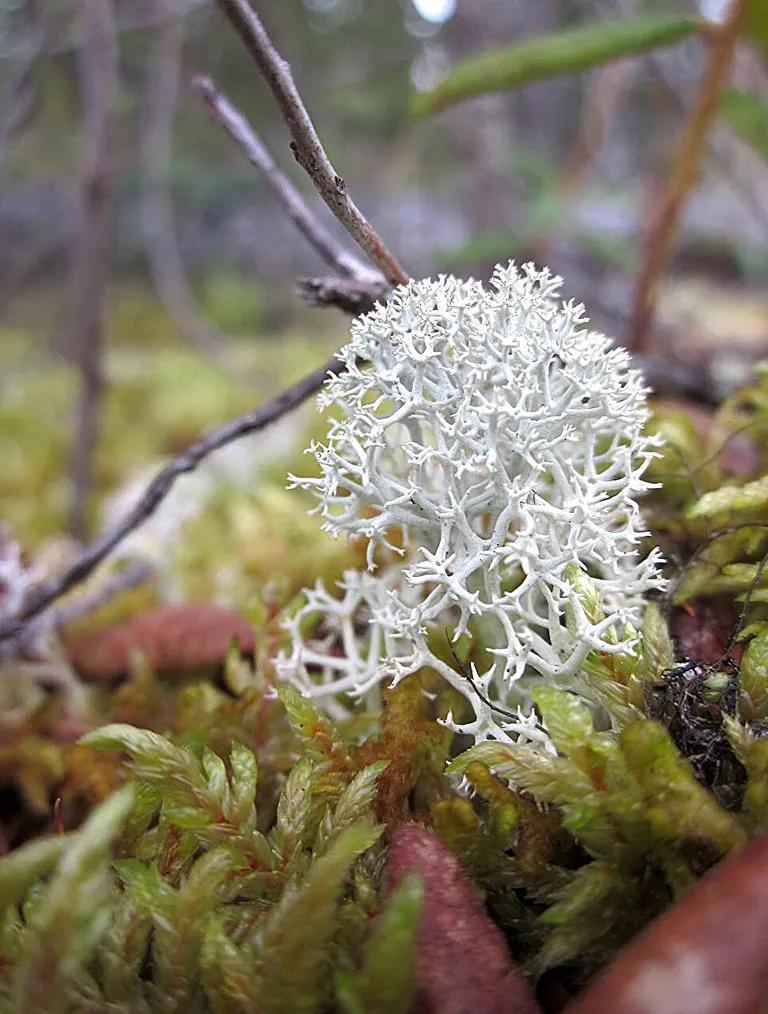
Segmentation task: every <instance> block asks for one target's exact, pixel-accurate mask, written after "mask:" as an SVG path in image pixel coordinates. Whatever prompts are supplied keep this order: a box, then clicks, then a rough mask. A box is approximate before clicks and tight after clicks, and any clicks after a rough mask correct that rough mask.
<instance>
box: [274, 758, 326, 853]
mask: <svg viewBox="0 0 768 1014" xmlns="http://www.w3.org/2000/svg"><path fill="white" fill-rule="evenodd" d="M314 778H315V766H314V764H313V763H312V761H311V760H310V759H309V757H302V758H301V760H300V761H298V762H297V763H296V764H294V766H293V767H292V768H291V771H290V773H289V775H288V777H287V778H286V780H285V784H284V785H283V791H282V792H281V793H280V799H279V801H278V804H277V821H276V824H275V830H274V832H273V836H272V837H273V840H274V842H275V844H276V846H277V848H278V851H279V852H280V855H281V857H282V860H283V865H287V864H289V863H290V861H291V859H292V858H293V856H294V854H295V852H296V851H297V850H298V849H299V848H301V847H302V846H305V847H307V846H308V845H309V842H308V840H307V839H308V838H309V836H310V831H311V830H314V828H310V826H309V825H310V821H311V817H312V814H313V810H314V811H315V812H316V813H317V807H316V806H315V807H313V802H314V801H313V798H312V795H313V793H312V789H313V782H314ZM317 816H318V817H319V813H317ZM316 826H317V824H315V827H316Z"/></svg>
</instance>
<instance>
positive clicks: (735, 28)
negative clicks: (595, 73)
mask: <svg viewBox="0 0 768 1014" xmlns="http://www.w3.org/2000/svg"><path fill="white" fill-rule="evenodd" d="M747 3H748V0H731V5H730V9H729V12H728V17H727V18H726V20H725V22H724V23H723V24H722V25H721V26H720V27H719V28H718V29H717V31H713V32H712V33H711V39H712V41H711V43H710V45H711V47H712V48H711V52H710V57H709V61H708V63H707V66H706V68H705V71H704V75H703V77H702V79H701V83H700V85H699V89H698V92H697V95H696V102H695V105H694V107H693V110H692V111H691V115H690V117H689V119H688V122H687V124H686V126H685V130H684V131H683V135H682V138H681V139H680V144H679V147H678V150H677V154H676V157H675V162H674V166H673V168H672V174H671V177H670V180H669V183H668V185H667V189H666V192H665V193H664V195H663V196H662V199H661V203H660V205H659V209H658V213H657V215H656V216H655V219H654V221H653V223H652V225H651V228H650V229H649V231H648V233H647V234H646V237H645V241H644V243H643V249H642V251H641V257H642V261H641V265H640V270H639V272H638V276H637V282H636V286H635V297H634V305H633V308H632V322H631V329H630V336H629V341H628V344H629V347H630V348H633V349H636V350H638V351H640V350H642V351H644V350H645V343H646V338H647V335H648V334H649V332H650V328H651V325H652V323H653V316H654V309H655V305H656V297H657V290H658V284H659V280H660V278H661V275H662V273H663V271H664V267H665V265H666V263H667V259H668V257H669V253H670V249H671V247H672V240H673V238H674V235H675V231H676V229H677V225H678V222H679V220H680V213H681V212H682V210H683V205H684V204H685V200H686V198H687V196H688V192H689V190H690V189H691V186H692V185H693V183H694V181H695V179H696V174H697V172H698V169H699V164H700V162H701V155H702V151H703V150H704V145H705V141H706V138H707V133H708V131H709V128H710V127H711V125H712V122H713V120H714V118H715V116H716V115H717V110H718V107H719V102H720V95H721V94H722V91H723V88H724V87H725V84H726V82H727V79H728V72H729V70H730V67H731V62H732V59H733V52H734V48H735V45H736V40H737V38H738V35H739V32H740V29H741V25H742V22H743V20H744V16H745V14H746V9H747Z"/></svg>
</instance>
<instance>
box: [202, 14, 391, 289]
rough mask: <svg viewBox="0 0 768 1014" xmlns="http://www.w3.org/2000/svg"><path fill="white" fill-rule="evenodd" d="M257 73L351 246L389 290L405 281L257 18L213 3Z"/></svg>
mask: <svg viewBox="0 0 768 1014" xmlns="http://www.w3.org/2000/svg"><path fill="white" fill-rule="evenodd" d="M216 2H217V3H218V6H219V7H220V9H221V10H222V11H223V13H224V14H225V15H226V16H227V18H229V20H230V21H231V23H232V25H233V27H234V28H235V31H236V32H237V33H238V35H239V36H240V38H241V39H242V41H243V43H244V45H245V47H246V49H247V50H248V52H249V53H250V54H251V56H252V57H253V59H254V60H255V61H256V64H257V66H258V68H259V70H260V71H261V73H262V75H263V76H264V79H265V80H266V82H267V85H268V86H269V89H270V91H271V92H272V95H273V96H274V99H275V101H276V103H277V105H278V107H279V109H280V112H281V113H282V115H283V119H284V120H285V122H286V125H287V127H288V130H289V131H290V134H291V138H292V143H291V148H292V150H293V154H294V155H295V156H296V161H297V162H298V163H299V165H300V166H301V167H302V169H304V171H305V172H306V173H307V175H308V176H309V178H310V179H311V180H312V183H313V184H314V186H315V189H316V190H317V192H318V193H319V194H320V196H321V197H322V199H323V200H324V201H325V203H326V204H327V205H328V207H329V208H330V209H331V211H332V212H333V214H334V215H335V216H336V218H338V220H339V221H340V222H341V224H342V225H343V226H344V228H345V229H346V230H347V232H348V233H349V235H350V236H351V237H352V239H354V241H355V242H356V243H357V244H358V245H359V246H360V247H361V249H363V250H364V251H365V252H366V253H367V254H368V256H369V257H370V258H371V260H372V261H373V262H374V264H376V265H377V266H378V267H379V268H381V270H382V272H383V273H384V275H385V277H386V278H387V280H388V281H389V282H391V283H392V284H393V285H401V284H404V283H405V282H407V281H408V275H407V274H406V273H405V271H404V269H403V268H402V266H401V265H400V264H399V262H398V261H397V259H396V258H395V256H394V254H393V253H392V252H391V251H390V250H389V249H388V248H387V247H386V245H385V244H384V241H383V240H382V238H381V236H379V234H378V233H377V232H376V230H375V229H374V228H373V226H372V225H371V223H370V222H369V221H368V219H367V218H366V217H365V215H363V213H362V212H361V211H360V209H359V208H358V207H357V205H356V204H355V202H354V201H353V200H352V198H351V197H350V196H349V193H348V191H347V185H346V183H345V182H344V179H343V178H342V177H341V176H339V174H338V173H337V172H336V170H335V169H334V167H333V165H332V164H331V161H330V159H329V158H328V155H327V154H326V152H325V149H324V148H323V145H322V143H321V141H320V138H319V137H318V135H317V131H316V130H315V125H314V123H313V122H312V120H311V118H310V116H309V113H308V112H307V109H306V107H305V105H304V102H303V101H302V98H301V95H300V94H299V92H298V89H297V88H296V84H295V82H294V80H293V75H292V73H291V68H290V66H289V65H288V63H287V62H286V61H285V60H284V59H283V58H282V57H281V56H280V54H279V53H278V52H277V50H276V49H275V47H274V45H273V43H272V40H271V39H270V37H269V35H267V32H266V30H265V28H264V26H263V25H262V23H261V19H260V18H259V16H258V14H256V12H255V11H254V10H253V8H252V7H251V6H250V4H249V3H248V2H247V0H216Z"/></svg>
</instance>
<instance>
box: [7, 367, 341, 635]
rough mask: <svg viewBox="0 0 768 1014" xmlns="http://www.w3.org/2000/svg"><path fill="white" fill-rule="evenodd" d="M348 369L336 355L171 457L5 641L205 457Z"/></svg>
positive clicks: (14, 623) (12, 624) (46, 588)
mask: <svg viewBox="0 0 768 1014" xmlns="http://www.w3.org/2000/svg"><path fill="white" fill-rule="evenodd" d="M343 370H344V364H343V363H342V361H341V360H339V359H336V358H335V357H333V358H332V359H330V360H329V361H328V362H327V363H325V364H324V365H323V366H321V367H320V368H319V369H317V370H313V371H312V373H310V374H308V375H307V376H305V377H303V378H302V379H301V380H299V381H298V382H297V383H295V384H293V385H292V386H291V387H289V388H287V389H286V390H285V391H283V392H282V393H281V394H279V395H278V396H277V397H276V398H273V399H272V400H271V401H268V402H267V403H266V404H265V405H262V406H261V407H260V408H257V409H254V410H253V411H252V412H247V413H246V414H245V415H242V416H239V417H238V418H237V419H234V420H232V422H229V423H226V424H225V425H224V426H221V427H219V429H216V430H213V431H212V432H211V433H209V434H208V435H207V436H204V437H203V438H202V439H201V440H199V441H198V442H197V443H196V444H193V445H192V446H191V447H189V448H188V449H187V450H186V451H184V452H183V453H182V454H179V455H178V456H177V457H175V458H173V459H172V460H171V461H169V462H168V464H167V465H166V466H165V467H164V468H163V469H161V471H160V472H158V474H157V475H156V476H155V478H154V479H153V480H152V481H151V482H150V484H149V485H148V486H147V488H146V489H145V491H144V493H143V494H142V496H141V499H140V500H139V502H138V503H137V504H136V505H135V506H134V507H133V508H132V509H131V510H130V511H129V512H128V513H127V514H126V516H125V517H124V518H123V519H122V521H120V522H118V524H116V525H115V526H114V528H112V529H111V530H110V531H108V532H106V533H105V534H104V535H102V536H101V538H99V539H97V540H96V541H95V542H93V543H91V545H90V546H88V547H87V548H86V549H85V550H84V551H83V552H82V553H81V554H80V555H79V556H78V557H77V559H76V560H75V561H74V562H73V563H72V564H70V566H69V567H67V569H66V570H65V571H64V572H63V573H62V574H60V575H59V576H58V577H57V578H55V579H54V580H53V581H51V582H50V583H48V584H46V585H43V586H42V587H40V588H38V589H37V590H35V591H33V592H32V593H30V595H29V596H28V599H27V601H26V602H25V604H24V606H23V608H22V609H21V611H20V612H19V613H18V614H17V616H15V617H12V618H10V619H7V620H4V621H2V622H0V641H3V640H6V639H8V638H11V637H16V636H18V635H19V634H20V633H22V632H23V630H24V628H25V626H26V625H27V624H28V623H29V622H30V621H31V620H33V619H34V618H35V617H36V616H39V615H40V614H41V613H42V612H43V611H44V610H46V609H47V608H48V607H49V606H50V605H51V604H52V603H53V602H55V601H56V600H57V599H59V598H61V596H62V595H64V594H65V593H66V592H68V591H69V590H70V589H71V588H74V587H75V585H77V584H79V583H80V582H81V581H84V580H85V578H87V577H88V576H89V575H90V574H91V573H92V572H93V571H94V570H95V568H96V567H97V566H98V565H99V564H100V563H101V562H102V561H103V560H105V559H106V558H107V557H108V556H109V554H110V553H111V552H112V550H113V549H114V548H115V547H116V546H117V545H119V544H120V543H121V542H122V541H123V539H124V538H125V537H126V536H127V535H129V534H130V533H131V532H132V531H134V530H135V529H136V528H138V527H139V526H140V525H141V524H143V522H144V521H146V520H147V518H149V517H150V516H151V515H152V514H153V513H154V512H155V510H156V509H157V508H158V506H159V505H160V504H161V503H162V501H163V500H164V499H165V497H166V496H167V495H168V493H169V492H170V490H171V488H172V487H173V485H174V484H175V482H176V480H177V479H178V478H179V477H180V476H182V475H186V474H187V473H188V472H193V471H194V470H195V469H196V468H197V466H198V465H199V464H200V462H201V461H203V460H204V459H205V458H207V457H209V455H211V454H212V453H213V452H214V451H217V450H219V448H221V447H224V446H226V445H227V444H231V443H232V442H233V441H235V440H239V439H240V438H241V437H245V436H249V435H250V434H251V433H257V432H259V431H260V430H263V429H265V428H266V427H267V426H269V425H270V424H271V423H273V422H275V421H276V420H278V419H280V418H281V416H284V415H285V414H286V413H288V412H290V411H291V410H292V409H294V408H297V407H298V406H299V405H301V403H302V402H304V401H306V399H307V398H308V397H309V396H310V395H312V394H314V392H315V391H317V390H319V388H320V387H322V385H323V383H324V382H325V379H326V377H327V376H328V375H329V374H331V373H341V372H342V371H343Z"/></svg>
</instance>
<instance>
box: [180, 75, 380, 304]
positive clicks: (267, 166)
mask: <svg viewBox="0 0 768 1014" xmlns="http://www.w3.org/2000/svg"><path fill="white" fill-rule="evenodd" d="M191 84H192V88H193V89H194V90H195V91H196V92H197V94H198V95H200V96H201V98H202V99H203V100H204V102H205V104H206V106H207V107H208V112H209V113H210V115H211V118H212V119H213V120H215V122H216V123H218V124H219V125H220V126H221V127H223V128H224V130H225V131H226V132H227V134H229V136H230V137H231V138H232V140H233V141H234V142H235V144H236V145H237V146H238V147H239V148H240V150H241V151H242V152H243V154H244V155H245V157H246V158H247V159H248V161H249V162H250V163H251V165H252V166H254V167H255V168H256V169H258V171H259V172H260V173H261V175H262V177H263V179H264V182H265V183H266V184H267V186H268V187H269V189H270V190H271V191H272V193H273V194H274V195H275V197H276V198H277V200H278V202H279V203H280V204H281V205H282V207H283V208H284V210H285V211H286V213H287V215H288V217H289V218H290V220H291V221H292V222H293V224H294V225H295V226H296V228H297V229H298V230H299V232H300V233H301V234H302V236H303V237H304V238H305V239H306V240H307V242H308V243H309V245H310V246H311V247H313V249H314V250H316V251H317V253H318V254H320V256H321V257H322V258H323V260H324V261H325V262H326V263H327V264H329V265H330V266H331V267H332V268H333V269H334V270H335V271H338V272H339V273H340V274H342V275H344V276H346V277H347V278H355V279H360V280H361V281H362V280H364V279H370V280H371V282H372V283H373V282H374V281H375V280H376V279H378V278H380V275H379V273H378V272H376V271H374V270H373V269H372V268H370V267H368V265H367V264H365V263H364V262H363V261H362V260H360V258H359V257H356V256H355V255H354V254H352V253H350V252H349V251H348V250H346V249H345V248H344V246H342V244H341V243H339V242H338V241H337V240H336V239H335V238H334V237H333V236H332V235H331V233H330V232H329V231H328V230H327V229H326V228H325V226H324V225H323V224H322V222H320V221H319V220H318V218H317V216H316V215H315V213H314V212H313V211H312V209H311V208H310V207H309V205H308V204H307V202H306V201H305V200H304V197H303V196H302V194H301V193H300V192H299V191H298V190H297V188H296V187H295V186H294V185H293V183H292V182H291V181H290V180H289V179H288V177H287V176H286V175H285V173H284V172H283V171H282V169H280V167H279V166H278V165H277V163H276V162H275V160H274V158H273V157H272V154H271V152H270V151H269V150H268V148H267V147H266V145H265V144H264V142H263V141H262V140H261V138H260V137H259V136H258V134H257V133H256V131H255V130H254V129H253V127H252V126H251V124H250V123H249V122H248V121H247V120H246V118H245V117H244V116H243V114H242V113H241V112H240V111H239V110H238V109H236V108H235V107H234V106H233V105H232V103H231V102H230V101H229V99H228V98H227V97H226V95H224V94H223V92H222V91H221V90H220V89H219V88H217V86H216V85H215V84H214V83H213V81H212V80H211V78H209V77H205V76H204V75H198V76H197V77H195V78H193V79H192V82H191ZM380 284H381V285H384V284H385V283H384V279H383V278H382V279H381V283H380Z"/></svg>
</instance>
